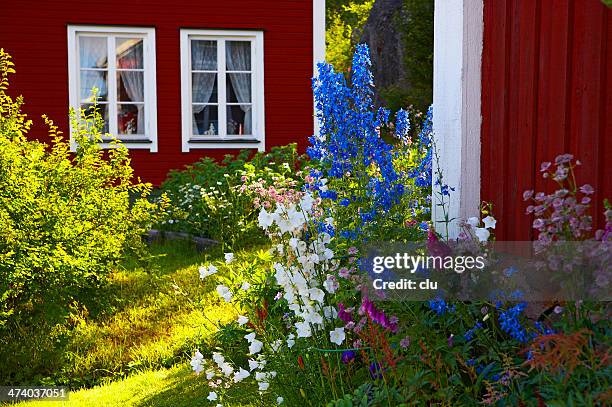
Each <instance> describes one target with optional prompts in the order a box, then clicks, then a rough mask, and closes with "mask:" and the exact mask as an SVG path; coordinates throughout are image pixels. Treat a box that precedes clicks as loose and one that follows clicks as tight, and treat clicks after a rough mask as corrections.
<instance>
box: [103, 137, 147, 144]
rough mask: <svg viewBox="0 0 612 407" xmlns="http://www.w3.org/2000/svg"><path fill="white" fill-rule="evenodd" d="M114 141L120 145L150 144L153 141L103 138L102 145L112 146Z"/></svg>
mask: <svg viewBox="0 0 612 407" xmlns="http://www.w3.org/2000/svg"><path fill="white" fill-rule="evenodd" d="M115 141H120V142H121V144H152V143H153V141H152V140H149V139H144V138H143V139H125V138H116V139H112V138H103V139H102V143H104V144H113V143H114V142H115Z"/></svg>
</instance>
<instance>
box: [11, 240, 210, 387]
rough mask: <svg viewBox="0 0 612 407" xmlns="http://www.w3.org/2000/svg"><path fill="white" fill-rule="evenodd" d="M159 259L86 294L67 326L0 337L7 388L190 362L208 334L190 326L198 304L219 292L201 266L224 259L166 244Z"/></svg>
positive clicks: (77, 381)
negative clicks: (202, 277) (205, 280)
mask: <svg viewBox="0 0 612 407" xmlns="http://www.w3.org/2000/svg"><path fill="white" fill-rule="evenodd" d="M151 255H152V256H151V258H150V259H148V260H147V261H146V262H144V263H143V262H141V261H136V260H129V261H126V262H125V263H124V264H122V265H121V266H120V267H118V268H117V270H116V271H115V272H113V273H112V275H111V276H110V279H109V283H108V284H107V285H105V286H104V287H102V288H100V289H97V290H94V291H92V292H90V293H85V294H83V295H84V296H85V297H83V298H82V300H81V301H80V302H81V304H73V305H71V315H70V317H69V318H68V319H67V320H66V323H65V324H62V325H51V324H49V323H45V321H40V323H37V324H36V326H15V327H14V328H13V329H11V331H10V334H8V335H7V336H6V337H4V338H0V343H1V344H2V349H0V360H2V361H3V362H2V365H3V368H2V371H1V372H0V384H3V385H8V384H14V385H17V384H41V383H47V384H69V385H71V386H76V387H80V386H83V385H85V386H91V385H92V384H95V383H98V382H99V380H100V379H101V378H103V377H106V376H109V375H110V376H116V375H120V376H121V375H123V374H125V373H128V372H130V371H132V370H135V369H140V368H142V367H143V366H146V367H160V366H169V365H171V364H173V363H176V362H177V361H179V360H180V359H181V357H185V356H184V355H182V353H184V352H185V350H186V349H187V348H189V347H190V346H191V345H192V342H193V341H192V339H190V338H196V339H197V337H202V335H205V332H200V333H198V332H199V331H201V330H202V328H197V327H194V326H188V324H189V321H193V323H194V324H195V323H201V321H199V320H197V319H195V320H194V318H192V314H193V312H194V311H193V309H194V306H193V305H192V304H191V303H190V301H192V300H193V299H196V300H197V299H202V298H204V297H207V296H208V295H209V293H210V291H212V290H214V287H209V286H208V285H205V286H204V287H202V286H201V284H197V283H198V281H199V279H198V274H197V265H199V264H200V263H201V262H203V261H205V260H206V259H210V260H212V259H217V258H218V256H222V254H221V253H220V251H219V250H217V251H215V250H214V249H213V250H211V251H210V252H206V253H198V252H197V251H195V250H194V248H193V247H192V245H191V244H190V243H189V242H184V241H166V242H161V243H156V244H153V245H152V246H151ZM177 287H178V288H180V287H185V290H186V291H185V292H177ZM82 304H93V306H90V305H88V307H84V306H83V305H82ZM190 313H191V314H190ZM194 335H195V337H194ZM165 341H166V342H167V343H165ZM173 341H174V342H176V341H178V342H180V343H173ZM134 359H138V360H134Z"/></svg>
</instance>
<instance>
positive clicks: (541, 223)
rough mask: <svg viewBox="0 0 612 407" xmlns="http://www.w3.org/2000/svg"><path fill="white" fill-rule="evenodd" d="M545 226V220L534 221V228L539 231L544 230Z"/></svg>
mask: <svg viewBox="0 0 612 407" xmlns="http://www.w3.org/2000/svg"><path fill="white" fill-rule="evenodd" d="M544 226H545V223H544V220H543V219H540V218H538V219H536V220H534V221H533V228H534V229H537V230H542V229H543V228H544Z"/></svg>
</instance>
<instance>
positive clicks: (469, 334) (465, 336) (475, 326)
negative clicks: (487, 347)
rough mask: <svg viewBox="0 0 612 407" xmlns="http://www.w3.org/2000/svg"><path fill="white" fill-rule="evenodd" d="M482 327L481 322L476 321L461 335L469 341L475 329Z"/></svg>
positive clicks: (472, 337)
mask: <svg viewBox="0 0 612 407" xmlns="http://www.w3.org/2000/svg"><path fill="white" fill-rule="evenodd" d="M479 329H482V324H481V323H480V322H477V323H476V325H474V326H473V327H472V328H470V329H469V330H468V331H467V332H466V333H465V334H464V335H463V337H464V338H465V340H466V341H471V340H472V339H474V334H475V333H476V331H477V330H479Z"/></svg>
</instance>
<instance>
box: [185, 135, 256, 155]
mask: <svg viewBox="0 0 612 407" xmlns="http://www.w3.org/2000/svg"><path fill="white" fill-rule="evenodd" d="M192 149H193V150H196V149H257V150H259V151H263V150H264V142H263V141H262V140H258V139H254V138H234V139H221V140H219V139H217V140H215V139H212V138H201V139H197V138H192V139H189V141H187V142H186V143H183V152H184V153H186V152H189V151H190V150H192Z"/></svg>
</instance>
